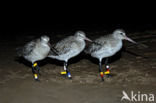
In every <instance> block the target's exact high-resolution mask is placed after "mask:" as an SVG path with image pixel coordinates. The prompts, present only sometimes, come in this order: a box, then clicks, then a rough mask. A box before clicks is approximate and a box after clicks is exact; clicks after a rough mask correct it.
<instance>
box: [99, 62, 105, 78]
mask: <svg viewBox="0 0 156 103" xmlns="http://www.w3.org/2000/svg"><path fill="white" fill-rule="evenodd" d="M99 72H100V76H101V80H102V81H104V78H103V71H102V60H99Z"/></svg>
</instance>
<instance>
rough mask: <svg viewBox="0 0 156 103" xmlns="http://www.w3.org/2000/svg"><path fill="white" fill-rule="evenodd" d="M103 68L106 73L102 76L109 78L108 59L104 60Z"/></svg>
mask: <svg viewBox="0 0 156 103" xmlns="http://www.w3.org/2000/svg"><path fill="white" fill-rule="evenodd" d="M105 68H106V71H105V73H104V74H105V75H107V77H110V68H109V65H108V58H106V60H105Z"/></svg>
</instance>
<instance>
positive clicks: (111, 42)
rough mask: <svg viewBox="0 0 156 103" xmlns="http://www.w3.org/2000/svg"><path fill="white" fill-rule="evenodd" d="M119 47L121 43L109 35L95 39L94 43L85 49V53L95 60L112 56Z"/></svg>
mask: <svg viewBox="0 0 156 103" xmlns="http://www.w3.org/2000/svg"><path fill="white" fill-rule="evenodd" d="M121 47H122V41H121V40H117V39H115V38H114V37H113V36H112V35H111V34H109V35H104V36H102V37H100V38H97V39H95V40H94V43H92V44H91V45H89V46H88V48H87V49H86V53H89V54H91V56H93V57H96V58H104V57H109V56H112V55H114V54H115V53H116V52H117V51H119V50H120V49H121Z"/></svg>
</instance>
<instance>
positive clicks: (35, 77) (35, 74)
mask: <svg viewBox="0 0 156 103" xmlns="http://www.w3.org/2000/svg"><path fill="white" fill-rule="evenodd" d="M33 76H34V79H35V80H36V81H39V75H38V74H37V73H34V74H33Z"/></svg>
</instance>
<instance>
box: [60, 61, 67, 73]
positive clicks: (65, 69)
mask: <svg viewBox="0 0 156 103" xmlns="http://www.w3.org/2000/svg"><path fill="white" fill-rule="evenodd" d="M63 67H64V71H62V72H61V74H62V75H67V68H66V62H64V66H63Z"/></svg>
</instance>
